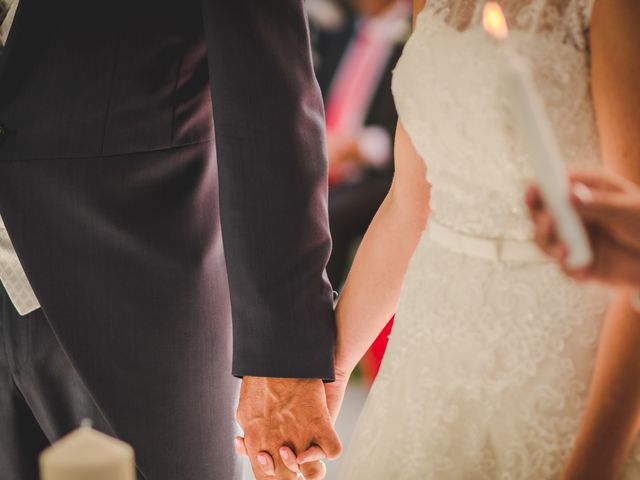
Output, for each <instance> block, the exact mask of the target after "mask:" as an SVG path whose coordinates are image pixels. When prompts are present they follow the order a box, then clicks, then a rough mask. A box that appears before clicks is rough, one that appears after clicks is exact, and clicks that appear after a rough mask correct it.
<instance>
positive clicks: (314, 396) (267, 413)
mask: <svg viewBox="0 0 640 480" xmlns="http://www.w3.org/2000/svg"><path fill="white" fill-rule="evenodd" d="M347 380H348V376H343V375H338V374H337V375H336V381H335V382H332V383H327V384H325V383H323V382H322V380H315V379H288V378H263V377H245V378H243V380H242V387H241V389H240V402H239V405H238V411H237V420H238V423H239V424H240V426H241V427H242V429H243V431H244V438H243V437H236V439H235V448H236V452H237V453H238V454H239V455H246V456H248V457H249V459H250V461H251V466H252V468H253V473H254V475H255V476H256V479H258V480H262V479H269V480H273V479H277V480H285V479H287V480H288V479H292V480H293V479H296V478H297V477H298V476H299V474H302V475H303V476H304V478H305V480H320V479H322V478H324V476H325V474H326V467H325V465H324V463H323V462H322V460H324V459H328V460H332V459H334V458H337V457H338V456H339V455H340V453H341V452H342V446H341V444H340V439H339V438H338V435H337V434H336V432H335V430H334V428H333V425H334V422H335V418H336V416H337V414H338V411H339V409H340V405H341V403H342V399H343V396H344V390H345V388H346V383H347Z"/></svg>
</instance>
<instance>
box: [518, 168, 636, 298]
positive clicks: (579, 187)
mask: <svg viewBox="0 0 640 480" xmlns="http://www.w3.org/2000/svg"><path fill="white" fill-rule="evenodd" d="M571 183H572V185H573V191H574V193H573V194H572V201H573V204H574V206H575V208H576V210H577V212H578V214H579V215H580V216H581V218H582V219H583V221H584V222H585V225H586V226H587V229H588V232H589V238H590V241H591V246H592V249H593V254H594V260H593V262H592V264H591V265H589V266H588V267H587V268H584V269H581V270H577V271H570V270H569V269H568V268H567V266H566V264H565V261H566V257H567V247H566V246H565V245H564V244H563V243H562V242H561V241H560V239H559V238H558V236H557V233H556V230H555V225H554V219H553V217H552V216H551V214H550V212H549V211H548V210H547V209H546V208H545V206H544V204H543V201H542V198H541V196H540V193H539V191H538V189H537V187H530V188H529V190H528V192H527V198H526V201H527V205H528V207H529V210H530V213H531V217H532V219H533V221H534V224H535V238H536V243H537V244H538V246H540V248H541V249H542V250H543V251H545V252H546V253H547V254H548V255H549V256H551V257H552V258H554V259H555V260H557V261H558V262H559V263H560V265H561V267H562V268H563V270H564V271H565V273H567V274H568V275H569V276H571V277H573V278H574V279H576V280H587V279H593V280H600V281H603V282H606V283H611V284H617V285H632V286H635V287H637V286H640V189H639V188H638V187H637V186H636V185H635V184H633V183H631V182H629V181H628V180H626V179H624V178H622V177H619V176H616V175H613V174H609V173H603V172H597V173H595V172H594V173H589V172H578V173H574V174H573V175H571Z"/></svg>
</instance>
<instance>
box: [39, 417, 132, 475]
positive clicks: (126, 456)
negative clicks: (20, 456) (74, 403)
mask: <svg viewBox="0 0 640 480" xmlns="http://www.w3.org/2000/svg"><path fill="white" fill-rule="evenodd" d="M40 477H41V480H135V478H136V469H135V461H134V454H133V448H131V446H130V445H128V444H127V443H125V442H121V441H120V440H117V439H115V438H113V437H110V436H108V435H105V434H104V433H100V432H97V431H96V430H94V429H93V428H91V422H88V421H84V422H82V426H81V427H80V428H78V429H77V430H74V431H73V432H71V433H70V434H69V435H67V436H66V437H64V438H62V439H60V440H59V441H57V442H56V443H54V444H53V445H51V446H50V447H49V448H47V449H46V450H45V451H44V452H42V454H41V455H40Z"/></svg>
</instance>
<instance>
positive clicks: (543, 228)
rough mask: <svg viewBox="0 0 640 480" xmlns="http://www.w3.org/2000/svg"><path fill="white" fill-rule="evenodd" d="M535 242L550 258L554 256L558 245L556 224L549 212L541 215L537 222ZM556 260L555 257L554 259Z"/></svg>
mask: <svg viewBox="0 0 640 480" xmlns="http://www.w3.org/2000/svg"><path fill="white" fill-rule="evenodd" d="M535 226H536V230H535V242H536V244H537V245H538V246H539V247H540V248H541V249H542V250H543V251H544V252H545V253H546V254H547V255H549V256H553V254H554V253H556V254H557V252H554V247H556V245H557V243H558V242H557V241H558V238H557V235H556V232H555V222H554V220H553V217H552V216H551V215H549V213H548V212H545V213H541V214H539V215H538V218H537V219H536V222H535ZM554 258H555V257H554Z"/></svg>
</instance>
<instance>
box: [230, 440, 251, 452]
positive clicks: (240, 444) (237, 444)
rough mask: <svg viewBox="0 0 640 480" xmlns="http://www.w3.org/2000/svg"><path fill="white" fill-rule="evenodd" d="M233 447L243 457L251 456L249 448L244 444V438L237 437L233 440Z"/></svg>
mask: <svg viewBox="0 0 640 480" xmlns="http://www.w3.org/2000/svg"><path fill="white" fill-rule="evenodd" d="M233 446H234V448H235V449H236V453H237V454H238V455H239V456H241V457H247V456H249V452H247V447H246V446H245V444H244V438H242V437H236V438H234V439H233Z"/></svg>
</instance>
